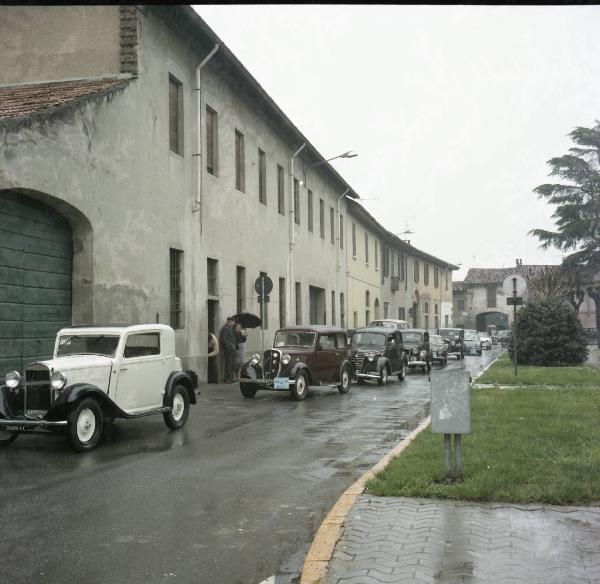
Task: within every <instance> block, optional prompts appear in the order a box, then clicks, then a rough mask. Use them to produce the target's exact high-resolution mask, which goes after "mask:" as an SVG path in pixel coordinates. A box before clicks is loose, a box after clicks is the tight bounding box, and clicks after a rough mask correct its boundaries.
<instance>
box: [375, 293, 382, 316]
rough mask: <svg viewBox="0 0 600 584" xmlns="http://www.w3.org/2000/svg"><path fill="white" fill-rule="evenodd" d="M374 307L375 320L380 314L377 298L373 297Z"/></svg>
mask: <svg viewBox="0 0 600 584" xmlns="http://www.w3.org/2000/svg"><path fill="white" fill-rule="evenodd" d="M374 309H375V320H379V319H380V318H381V315H380V314H379V298H375V305H374Z"/></svg>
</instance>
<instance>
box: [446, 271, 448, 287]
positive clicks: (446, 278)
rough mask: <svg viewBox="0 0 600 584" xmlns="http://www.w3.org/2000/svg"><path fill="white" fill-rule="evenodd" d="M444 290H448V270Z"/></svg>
mask: <svg viewBox="0 0 600 584" xmlns="http://www.w3.org/2000/svg"><path fill="white" fill-rule="evenodd" d="M446 290H448V270H446Z"/></svg>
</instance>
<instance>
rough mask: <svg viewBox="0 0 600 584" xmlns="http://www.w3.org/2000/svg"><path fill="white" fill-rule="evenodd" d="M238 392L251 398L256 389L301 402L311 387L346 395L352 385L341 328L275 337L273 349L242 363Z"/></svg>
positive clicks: (295, 329) (296, 330) (302, 329)
mask: <svg viewBox="0 0 600 584" xmlns="http://www.w3.org/2000/svg"><path fill="white" fill-rule="evenodd" d="M241 377H242V380H241V381H240V391H241V392H242V395H243V396H244V397H246V398H252V397H254V396H255V395H256V392H257V391H258V390H259V389H269V390H276V391H279V390H283V391H289V392H290V393H291V394H292V397H293V398H294V399H295V400H303V399H305V398H306V396H307V395H308V388H309V386H311V385H325V386H331V387H337V389H338V391H339V392H340V393H347V392H348V390H349V389H350V384H351V383H352V365H351V363H350V361H349V359H348V340H347V337H346V331H345V330H344V329H342V328H338V327H334V326H325V325H308V326H292V327H287V328H284V329H280V330H278V331H277V332H276V333H275V340H274V342H273V348H272V349H269V350H268V351H265V352H264V355H263V356H262V358H261V356H260V355H259V354H258V353H256V354H254V355H252V358H251V359H250V360H249V361H247V362H246V363H244V365H243V366H242V371H241Z"/></svg>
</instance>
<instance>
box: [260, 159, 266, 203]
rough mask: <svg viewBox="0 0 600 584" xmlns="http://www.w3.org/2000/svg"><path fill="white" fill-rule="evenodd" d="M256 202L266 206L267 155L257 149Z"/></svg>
mask: <svg viewBox="0 0 600 584" xmlns="http://www.w3.org/2000/svg"><path fill="white" fill-rule="evenodd" d="M258 200H259V202H260V203H262V204H263V205H266V204H267V155H266V154H265V153H264V152H263V151H262V150H261V149H260V148H259V149H258Z"/></svg>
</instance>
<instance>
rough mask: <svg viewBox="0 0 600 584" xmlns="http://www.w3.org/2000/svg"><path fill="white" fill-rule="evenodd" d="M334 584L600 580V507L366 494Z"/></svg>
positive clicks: (348, 529) (332, 576)
mask: <svg viewBox="0 0 600 584" xmlns="http://www.w3.org/2000/svg"><path fill="white" fill-rule="evenodd" d="M326 582H327V584H379V583H382V582H385V583H394V584H404V583H409V582H410V583H411V584H412V583H417V582H423V583H435V584H450V583H452V584H454V583H463V582H468V583H471V584H479V583H483V582H486V583H494V584H496V583H500V582H506V583H523V584H542V583H543V584H558V583H565V584H566V583H568V584H574V583H579V582H586V583H590V584H591V583H594V584H597V583H598V582H600V508H596V507H554V506H545V505H511V504H499V503H481V504H478V503H470V502H459V501H441V500H434V499H412V498H399V497H375V496H373V495H368V494H362V495H360V496H359V498H358V500H357V502H356V503H355V505H354V506H353V508H352V510H351V512H350V514H349V515H348V517H347V518H346V521H345V524H344V528H343V535H342V537H341V539H340V540H339V541H338V543H337V545H336V547H335V551H334V554H333V558H332V560H331V562H330V564H329V571H328V574H327V580H326Z"/></svg>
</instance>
